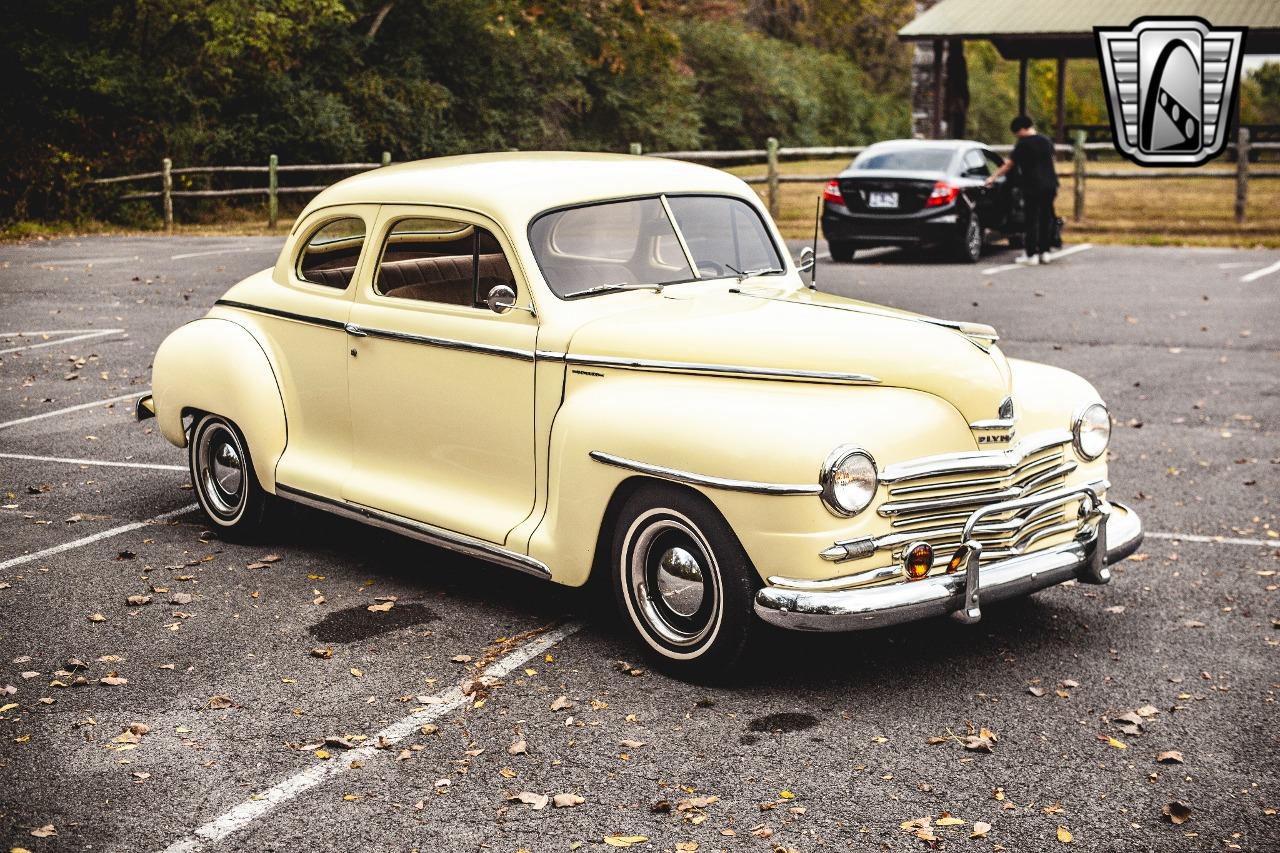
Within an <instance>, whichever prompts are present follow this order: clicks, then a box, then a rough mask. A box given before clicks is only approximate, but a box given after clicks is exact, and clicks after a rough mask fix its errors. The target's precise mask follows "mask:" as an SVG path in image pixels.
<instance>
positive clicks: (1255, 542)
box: [1146, 532, 1280, 548]
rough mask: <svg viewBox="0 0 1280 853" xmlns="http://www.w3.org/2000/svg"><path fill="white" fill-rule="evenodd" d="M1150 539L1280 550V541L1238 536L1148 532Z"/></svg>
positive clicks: (1147, 535)
mask: <svg viewBox="0 0 1280 853" xmlns="http://www.w3.org/2000/svg"><path fill="white" fill-rule="evenodd" d="M1146 537H1147V538H1148V539H1170V540H1173V541H1174V542H1206V543H1209V544H1211V545H1250V546H1254V547H1258V548H1280V539H1271V540H1269V541H1268V540H1266V539H1242V538H1240V537H1236V536H1200V535H1199V534H1194V533H1164V532H1156V533H1151V532H1148V533H1147V534H1146Z"/></svg>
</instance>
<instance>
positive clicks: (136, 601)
mask: <svg viewBox="0 0 1280 853" xmlns="http://www.w3.org/2000/svg"><path fill="white" fill-rule="evenodd" d="M124 601H125V604H128V605H129V606H130V607H141V606H142V605H144V604H150V603H151V596H149V595H131V596H129V597H128V598H126V599H125V600H124Z"/></svg>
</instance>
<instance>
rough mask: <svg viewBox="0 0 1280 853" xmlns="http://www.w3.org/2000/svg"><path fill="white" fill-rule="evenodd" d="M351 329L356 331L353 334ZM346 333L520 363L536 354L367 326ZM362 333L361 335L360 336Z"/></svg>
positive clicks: (356, 327) (354, 327)
mask: <svg viewBox="0 0 1280 853" xmlns="http://www.w3.org/2000/svg"><path fill="white" fill-rule="evenodd" d="M352 329H358V330H359V331H358V332H353V331H352ZM347 332H348V333H349V334H355V335H358V336H361V337H364V336H367V337H370V338H382V339H383V340H388V341H399V342H401V343H406V344H421V345H422V346H428V347H439V348H441V349H451V350H460V351H462V352H475V353H480V354H482V355H496V356H500V357H502V358H514V359H518V360H520V361H533V360H534V358H536V356H537V354H536V353H535V352H534V351H533V350H527V349H515V348H514V347H500V346H495V345H493V344H476V343H471V342H470V341H459V340H454V339H453V338H435V337H431V336H430V335H415V334H412V333H410V332H393V331H391V330H389V329H371V328H369V327H368V326H355V325H348V326H347ZM361 333H363V334H361Z"/></svg>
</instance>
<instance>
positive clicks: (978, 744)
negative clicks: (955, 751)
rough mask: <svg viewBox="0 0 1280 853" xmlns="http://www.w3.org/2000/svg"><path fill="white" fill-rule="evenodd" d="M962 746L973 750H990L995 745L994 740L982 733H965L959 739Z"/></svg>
mask: <svg viewBox="0 0 1280 853" xmlns="http://www.w3.org/2000/svg"><path fill="white" fill-rule="evenodd" d="M960 742H961V743H963V744H964V748H965V749H968V750H972V751H974V752H991V750H992V749H993V748H994V747H995V741H993V740H992V739H991V738H989V737H984V736H983V735H967V736H965V737H964V738H962V739H961V741H960Z"/></svg>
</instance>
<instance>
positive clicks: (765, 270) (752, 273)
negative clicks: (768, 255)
mask: <svg viewBox="0 0 1280 853" xmlns="http://www.w3.org/2000/svg"><path fill="white" fill-rule="evenodd" d="M724 266H725V269H727V270H731V271H732V272H733V274H734V275H736V276H737V277H738V284H742V282H744V281H745V280H747V279H749V278H755V277H756V276H758V275H768V274H769V273H776V272H786V270H780V269H777V268H776V267H760V268H759V269H754V270H740V269H737V268H736V267H734V266H733V265H732V264H725V265H724Z"/></svg>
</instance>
